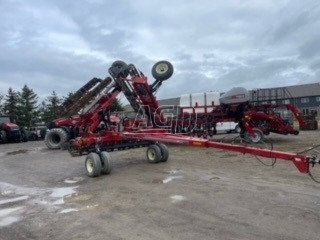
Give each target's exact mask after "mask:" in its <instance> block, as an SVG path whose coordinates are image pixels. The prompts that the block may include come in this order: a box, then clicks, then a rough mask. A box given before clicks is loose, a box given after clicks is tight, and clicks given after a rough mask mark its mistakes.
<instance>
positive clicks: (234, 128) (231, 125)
mask: <svg viewBox="0 0 320 240" xmlns="http://www.w3.org/2000/svg"><path fill="white" fill-rule="evenodd" d="M216 129H217V131H223V132H227V133H232V132H235V133H240V131H241V128H240V126H239V124H238V123H236V122H218V123H217V125H216Z"/></svg>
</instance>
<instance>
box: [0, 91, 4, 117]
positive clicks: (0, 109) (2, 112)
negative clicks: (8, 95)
mask: <svg viewBox="0 0 320 240" xmlns="http://www.w3.org/2000/svg"><path fill="white" fill-rule="evenodd" d="M3 99H4V96H3V95H2V94H1V93H0V114H4V110H3V108H4V106H3V105H4V104H3Z"/></svg>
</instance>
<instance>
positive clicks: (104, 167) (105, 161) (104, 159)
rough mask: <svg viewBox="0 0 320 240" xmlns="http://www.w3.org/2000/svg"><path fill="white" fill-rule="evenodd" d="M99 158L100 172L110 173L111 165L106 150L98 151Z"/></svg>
mask: <svg viewBox="0 0 320 240" xmlns="http://www.w3.org/2000/svg"><path fill="white" fill-rule="evenodd" d="M100 159H101V173H102V174H110V173H111V171H112V167H113V164H112V160H111V156H110V154H109V153H108V152H105V151H103V152H101V153H100Z"/></svg>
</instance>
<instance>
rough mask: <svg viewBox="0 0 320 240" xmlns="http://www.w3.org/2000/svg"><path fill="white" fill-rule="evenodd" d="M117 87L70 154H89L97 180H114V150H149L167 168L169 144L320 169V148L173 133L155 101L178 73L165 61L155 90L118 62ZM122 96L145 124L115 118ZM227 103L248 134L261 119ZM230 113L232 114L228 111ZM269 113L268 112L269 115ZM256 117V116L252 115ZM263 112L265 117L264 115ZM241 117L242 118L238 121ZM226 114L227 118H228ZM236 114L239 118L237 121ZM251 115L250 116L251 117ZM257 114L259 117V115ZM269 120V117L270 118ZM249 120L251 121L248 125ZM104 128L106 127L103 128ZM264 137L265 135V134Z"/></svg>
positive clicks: (157, 68) (114, 69)
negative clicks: (290, 148)
mask: <svg viewBox="0 0 320 240" xmlns="http://www.w3.org/2000/svg"><path fill="white" fill-rule="evenodd" d="M109 73H110V75H111V77H112V81H111V82H110V83H109V85H108V90H107V91H105V92H104V93H103V94H102V96H100V97H99V98H98V99H96V100H95V101H94V102H93V104H91V106H90V107H89V108H88V109H89V110H88V111H86V113H85V114H82V115H80V116H79V117H78V119H77V120H76V121H77V124H78V125H79V126H77V128H78V136H77V137H76V138H74V139H72V140H71V141H70V142H69V146H68V148H69V151H70V153H71V154H72V155H83V154H87V157H86V160H85V167H86V171H87V175H88V176H90V177H96V176H99V175H100V174H109V173H110V172H111V169H112V161H111V158H110V154H109V153H108V152H111V151H114V150H126V149H131V148H138V147H147V159H148V161H149V162H151V163H158V162H166V161H167V160H168V157H169V151H168V148H167V147H166V145H165V144H164V143H169V144H180V145H186V146H193V147H202V148H215V149H223V150H226V151H234V152H239V153H242V154H251V155H254V156H256V157H264V158H270V159H274V160H275V159H281V160H287V161H291V162H292V163H293V164H294V165H295V166H296V167H297V169H298V170H299V171H300V172H301V173H305V174H309V175H310V176H311V177H312V175H311V174H310V169H311V167H313V166H314V165H316V164H319V163H320V154H319V151H317V149H316V148H312V149H309V150H310V151H313V153H312V154H307V153H305V152H304V153H300V154H299V153H298V154H296V153H289V152H283V151H277V150H274V149H273V148H271V149H267V148H259V147H257V145H241V144H234V143H222V142H217V141H212V140H208V139H204V138H195V137H190V136H185V135H181V134H173V133H169V132H168V128H169V129H171V128H172V126H171V125H170V124H171V123H172V122H168V121H166V118H165V117H164V115H163V113H162V112H161V109H160V108H159V104H158V102H157V100H156V97H155V96H154V93H155V91H156V90H157V89H158V87H159V86H160V85H161V84H162V82H163V81H165V80H167V79H168V78H170V77H171V75H172V74H173V67H172V65H171V64H170V63H169V62H166V61H161V62H158V63H156V64H155V65H154V67H153V69H152V75H153V77H154V78H155V79H156V80H155V82H154V83H153V84H151V85H149V84H148V80H147V78H146V77H145V76H144V75H143V74H142V73H141V72H140V71H139V70H138V69H137V68H136V67H135V66H134V65H132V64H130V65H127V64H125V63H123V62H121V61H116V62H114V63H113V64H112V66H111V67H110V68H109ZM120 92H122V93H123V94H124V95H125V96H126V98H127V99H128V101H129V102H130V104H131V106H132V107H133V109H134V110H135V111H136V112H139V111H142V112H143V115H144V116H145V118H142V119H139V120H137V121H135V124H133V125H131V124H130V125H128V122H125V121H119V120H117V119H114V118H112V116H110V114H109V113H108V109H109V108H110V105H111V104H112V102H113V101H114V99H115V98H116V97H117V96H118V94H119V93H120ZM239 102H240V103H238V104H237V103H236V101H234V102H232V103H229V104H228V102H225V103H224V105H223V106H222V107H221V108H220V111H221V112H222V111H223V110H224V111H226V112H229V115H227V116H228V117H230V118H232V117H234V118H237V119H239V121H243V122H244V123H243V124H244V125H245V124H247V125H249V127H248V126H246V125H245V126H243V128H244V129H247V128H248V129H249V130H248V134H253V135H254V134H256V132H254V131H253V132H252V133H250V128H252V129H253V130H254V128H253V127H252V126H250V120H251V119H249V118H248V117H247V118H246V116H253V117H254V116H258V117H259V116H260V115H258V113H259V112H260V110H259V109H257V111H256V113H255V112H254V107H251V108H248V106H249V105H248V104H246V103H245V101H239ZM226 109H228V110H226ZM266 109H269V108H268V107H264V108H263V110H266ZM250 111H251V112H252V115H250ZM261 112H263V111H261ZM238 113H239V115H237V114H238ZM222 114H226V113H225V112H222ZM232 114H234V115H232ZM246 114H247V115H246ZM254 114H256V115H254ZM265 114H267V113H266V112H265ZM243 118H245V119H243ZM101 123H103V126H101ZM259 131H262V130H259Z"/></svg>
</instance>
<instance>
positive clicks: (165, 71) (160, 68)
mask: <svg viewBox="0 0 320 240" xmlns="http://www.w3.org/2000/svg"><path fill="white" fill-rule="evenodd" d="M151 73H152V76H153V77H154V78H155V79H156V80H159V81H164V80H167V79H169V78H170V77H171V76H172V74H173V66H172V64H171V63H170V62H168V61H159V62H157V63H155V64H154V65H153V67H152V71H151Z"/></svg>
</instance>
